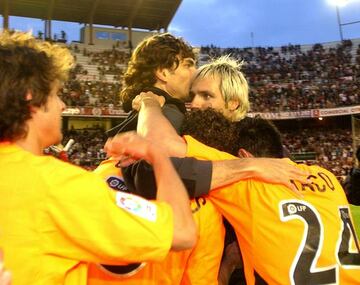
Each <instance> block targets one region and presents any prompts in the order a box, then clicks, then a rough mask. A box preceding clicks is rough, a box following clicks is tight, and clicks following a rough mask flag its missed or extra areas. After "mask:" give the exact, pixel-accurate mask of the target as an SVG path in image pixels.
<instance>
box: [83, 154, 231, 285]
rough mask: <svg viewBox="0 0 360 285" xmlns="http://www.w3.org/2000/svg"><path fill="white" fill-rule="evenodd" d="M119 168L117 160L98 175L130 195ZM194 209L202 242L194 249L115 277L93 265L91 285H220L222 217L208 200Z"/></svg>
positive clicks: (105, 164) (195, 203) (106, 163)
mask: <svg viewBox="0 0 360 285" xmlns="http://www.w3.org/2000/svg"><path fill="white" fill-rule="evenodd" d="M115 165H116V161H114V160H107V161H104V162H102V163H101V164H100V165H99V167H98V168H97V169H95V173H97V174H98V175H100V176H101V177H102V178H103V179H104V180H106V181H107V183H108V184H109V186H110V187H112V188H113V189H116V190H120V191H127V189H125V188H124V187H126V186H125V184H123V182H122V181H123V180H122V175H121V170H120V169H119V168H117V167H116V166H115ZM123 186H124V187H123ZM191 208H192V211H193V216H194V220H195V222H196V224H197V226H198V232H199V239H198V242H197V244H196V245H195V247H194V248H193V249H191V250H186V251H181V252H172V251H170V253H169V254H168V256H167V257H166V258H165V260H163V261H160V262H148V263H146V264H145V265H144V266H143V267H142V268H140V269H137V270H135V271H134V272H130V273H129V274H124V275H120V274H113V273H111V272H109V271H106V270H104V268H103V267H101V266H100V265H96V264H92V265H91V266H90V268H89V276H88V284H89V285H111V284H119V283H120V284H127V285H142V284H144V285H149V284H150V285H151V284H154V285H155V284H169V285H170V284H171V285H176V284H184V285H185V284H192V285H201V284H204V285H205V284H206V285H215V284H217V276H218V271H219V266H220V261H221V257H222V251H223V243H224V234H225V233H224V228H223V225H222V217H221V215H220V214H219V213H218V211H217V210H216V209H215V207H214V205H213V204H212V203H211V202H210V201H209V199H208V198H207V197H200V198H197V199H193V200H192V201H191Z"/></svg>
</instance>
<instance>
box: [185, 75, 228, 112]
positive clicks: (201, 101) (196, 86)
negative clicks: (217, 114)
mask: <svg viewBox="0 0 360 285" xmlns="http://www.w3.org/2000/svg"><path fill="white" fill-rule="evenodd" d="M190 95H191V97H192V98H193V100H192V102H191V108H197V109H201V110H204V109H207V108H213V109H215V110H218V111H221V112H224V111H225V110H226V108H225V101H224V98H223V96H222V94H221V91H220V79H219V78H218V77H217V76H215V77H213V76H207V77H204V78H197V79H195V80H194V82H193V83H192V86H191V90H190Z"/></svg>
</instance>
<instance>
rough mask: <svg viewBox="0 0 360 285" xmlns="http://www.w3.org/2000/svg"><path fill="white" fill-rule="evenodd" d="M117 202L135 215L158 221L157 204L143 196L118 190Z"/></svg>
mask: <svg viewBox="0 0 360 285" xmlns="http://www.w3.org/2000/svg"><path fill="white" fill-rule="evenodd" d="M116 204H117V205H118V206H119V207H120V208H122V209H124V210H125V211H127V212H129V213H131V214H133V215H136V216H139V217H141V218H144V219H147V220H149V221H152V222H154V221H156V211H157V206H156V205H155V204H153V203H151V202H149V201H147V200H145V199H143V198H141V197H138V196H135V195H131V194H128V193H124V192H117V193H116Z"/></svg>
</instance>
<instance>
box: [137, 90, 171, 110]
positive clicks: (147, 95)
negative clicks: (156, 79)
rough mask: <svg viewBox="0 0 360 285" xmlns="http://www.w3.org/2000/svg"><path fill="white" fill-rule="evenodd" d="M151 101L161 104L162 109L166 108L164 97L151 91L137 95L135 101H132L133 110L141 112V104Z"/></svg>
mask: <svg viewBox="0 0 360 285" xmlns="http://www.w3.org/2000/svg"><path fill="white" fill-rule="evenodd" d="M146 100H151V101H152V102H154V103H156V102H157V103H159V105H160V107H162V106H164V104H165V98H164V97H163V96H158V95H156V94H154V93H153V92H151V91H148V92H141V93H140V94H139V95H137V96H136V97H135V98H134V100H133V101H132V108H133V109H134V110H136V111H139V110H140V108H141V104H142V103H143V102H144V101H146Z"/></svg>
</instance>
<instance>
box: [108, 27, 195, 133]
mask: <svg viewBox="0 0 360 285" xmlns="http://www.w3.org/2000/svg"><path fill="white" fill-rule="evenodd" d="M195 70H196V67H195V54H194V52H193V50H192V47H191V46H190V45H189V44H187V43H186V42H185V41H184V40H183V39H182V38H177V37H175V36H173V35H171V34H169V33H165V34H158V35H154V36H151V37H149V38H147V39H145V40H143V41H142V42H140V43H139V44H138V46H137V47H136V48H135V50H134V52H133V54H132V56H131V59H130V61H129V63H128V68H127V70H126V72H125V74H124V84H125V88H124V89H123V90H122V91H121V93H120V96H121V101H122V103H123V109H124V111H125V112H129V111H131V110H132V101H133V99H134V98H135V97H136V96H137V95H138V94H140V92H143V91H152V92H153V93H155V94H157V95H161V96H162V97H163V98H165V101H166V104H165V106H164V109H163V111H164V114H165V116H166V117H167V118H168V119H169V121H170V122H171V123H172V124H173V126H174V127H175V129H176V130H178V131H179V130H180V127H181V124H182V121H183V119H184V113H185V112H186V108H185V104H184V101H185V100H186V99H187V98H188V96H189V89H190V83H191V79H192V77H193V75H194V73H195ZM137 116H138V114H137V111H132V112H131V113H130V114H129V116H128V118H127V119H125V121H124V122H122V123H121V124H120V125H118V126H116V127H115V128H113V129H111V130H110V131H109V132H108V136H110V137H112V136H113V135H114V134H116V133H118V132H124V131H129V130H136V127H137Z"/></svg>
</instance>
